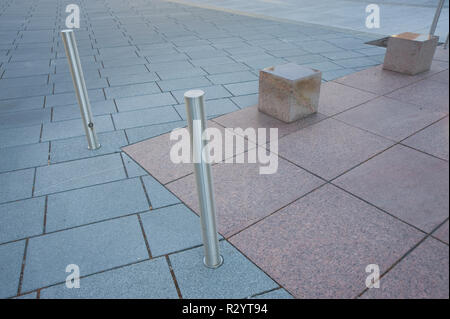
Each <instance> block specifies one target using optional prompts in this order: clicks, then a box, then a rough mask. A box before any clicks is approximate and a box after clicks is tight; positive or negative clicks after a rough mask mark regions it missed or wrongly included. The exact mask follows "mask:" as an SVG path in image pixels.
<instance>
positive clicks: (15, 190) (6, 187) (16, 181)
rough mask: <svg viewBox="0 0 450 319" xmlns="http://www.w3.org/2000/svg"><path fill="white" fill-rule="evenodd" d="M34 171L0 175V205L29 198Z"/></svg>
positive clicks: (30, 169) (31, 169)
mask: <svg viewBox="0 0 450 319" xmlns="http://www.w3.org/2000/svg"><path fill="white" fill-rule="evenodd" d="M33 178H34V169H33V168H29V169H24V170H20V171H14V172H7V173H2V174H0V185H2V187H1V188H0V203H4V202H9V201H13V200H17V199H24V198H29V197H31V193H32V188H33Z"/></svg>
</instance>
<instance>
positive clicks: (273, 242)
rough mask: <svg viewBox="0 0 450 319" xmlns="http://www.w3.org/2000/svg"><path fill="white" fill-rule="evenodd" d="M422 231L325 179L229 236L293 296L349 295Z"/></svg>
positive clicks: (404, 249) (354, 293)
mask: <svg viewBox="0 0 450 319" xmlns="http://www.w3.org/2000/svg"><path fill="white" fill-rule="evenodd" d="M423 237H424V234H423V233H421V232H419V231H417V230H415V229H414V228H412V227H410V226H408V225H406V224H404V223H402V222H400V221H398V220H396V219H395V218H393V217H391V216H389V215H387V214H385V213H383V212H381V211H379V210H378V209H376V208H374V207H373V206H370V205H368V204H366V203H365V202H363V201H361V200H359V199H357V198H355V197H353V196H351V195H350V194H348V193H346V192H344V191H342V190H340V189H338V188H336V187H334V186H332V185H325V186H323V187H321V188H319V189H318V190H315V191H314V192H312V193H310V194H308V195H307V196H305V197H303V198H301V199H300V200H298V201H296V202H294V203H292V204H291V205H289V206H287V207H285V208H283V209H282V210H280V211H279V212H277V213H275V214H273V215H271V216H269V217H268V218H266V219H264V220H262V221H261V222H258V223H257V224H255V225H253V226H251V227H249V228H248V229H246V230H244V231H242V232H240V233H239V234H237V235H235V236H232V237H231V238H230V241H231V242H232V244H233V245H235V246H236V247H237V248H238V249H239V250H240V251H241V252H243V253H244V254H245V255H246V256H247V257H249V258H250V259H251V260H252V261H253V262H255V263H256V264H257V265H258V266H259V267H261V269H263V270H264V271H265V272H266V273H267V274H268V275H269V276H271V277H272V278H274V279H275V280H276V281H277V282H279V283H280V284H281V285H282V286H283V287H284V288H286V289H287V290H288V291H289V292H290V293H292V294H293V295H294V296H295V297H297V298H354V297H356V296H358V294H360V293H361V292H362V291H364V289H365V279H366V277H367V275H368V274H367V273H366V272H365V268H366V266H367V265H368V264H374V263H376V264H378V265H379V266H380V269H381V271H384V270H386V269H388V268H389V267H390V266H391V265H392V264H393V263H395V262H396V261H397V260H398V259H399V258H401V257H402V256H403V255H404V254H405V253H406V252H407V251H408V250H409V249H411V247H413V246H414V245H415V244H416V243H418V242H419V240H420V239H421V238H423Z"/></svg>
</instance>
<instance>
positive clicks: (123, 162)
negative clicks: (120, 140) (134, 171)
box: [120, 152, 130, 179]
mask: <svg viewBox="0 0 450 319" xmlns="http://www.w3.org/2000/svg"><path fill="white" fill-rule="evenodd" d="M122 153H123V152H120V160H121V161H122V165H123V168H124V170H125V176H126V178H127V179H129V178H130V176H129V175H128V170H127V167H126V165H125V161H124V160H123V156H122Z"/></svg>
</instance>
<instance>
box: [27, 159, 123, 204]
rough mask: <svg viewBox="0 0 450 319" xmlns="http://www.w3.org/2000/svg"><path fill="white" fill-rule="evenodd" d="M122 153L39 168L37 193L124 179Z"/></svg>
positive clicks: (48, 192)
mask: <svg viewBox="0 0 450 319" xmlns="http://www.w3.org/2000/svg"><path fill="white" fill-rule="evenodd" d="M125 177H126V176H125V170H124V166H123V163H122V159H121V157H120V154H109V155H102V156H97V157H91V158H86V159H81V160H76V161H70V162H64V163H58V164H53V165H49V166H43V167H39V168H37V172H36V184H35V191H34V194H35V195H44V194H51V193H56V192H61V191H65V190H69V189H75V188H81V187H86V186H90V185H95V184H101V183H106V182H112V181H115V180H119V179H124V178H125Z"/></svg>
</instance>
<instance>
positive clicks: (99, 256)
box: [22, 216, 148, 292]
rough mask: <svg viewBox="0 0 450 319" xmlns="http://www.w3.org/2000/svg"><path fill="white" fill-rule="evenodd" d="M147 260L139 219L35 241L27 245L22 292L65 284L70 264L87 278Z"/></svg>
mask: <svg viewBox="0 0 450 319" xmlns="http://www.w3.org/2000/svg"><path fill="white" fill-rule="evenodd" d="M146 258H148V252H147V249H146V246H145V242H144V238H143V236H142V232H141V229H140V226H139V221H138V218H137V217H136V216H129V217H124V218H119V219H113V220H110V221H105V222H102V223H97V224H93V225H88V226H84V227H79V228H73V229H70V230H65V231H62V232H56V233H53V234H48V235H45V236H40V237H34V238H32V239H30V240H29V242H28V249H27V256H26V265H25V271H24V275H23V286H22V290H23V291H24V292H27V291H31V290H34V289H37V288H40V287H45V286H49V285H52V284H57V283H62V282H65V280H66V277H67V275H68V274H67V273H66V267H67V266H68V265H70V264H76V265H78V266H79V268H80V275H81V276H86V275H89V274H92V273H96V272H99V271H103V270H107V269H111V268H114V267H118V266H122V265H126V264H129V263H132V262H136V261H139V260H143V259H146Z"/></svg>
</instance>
